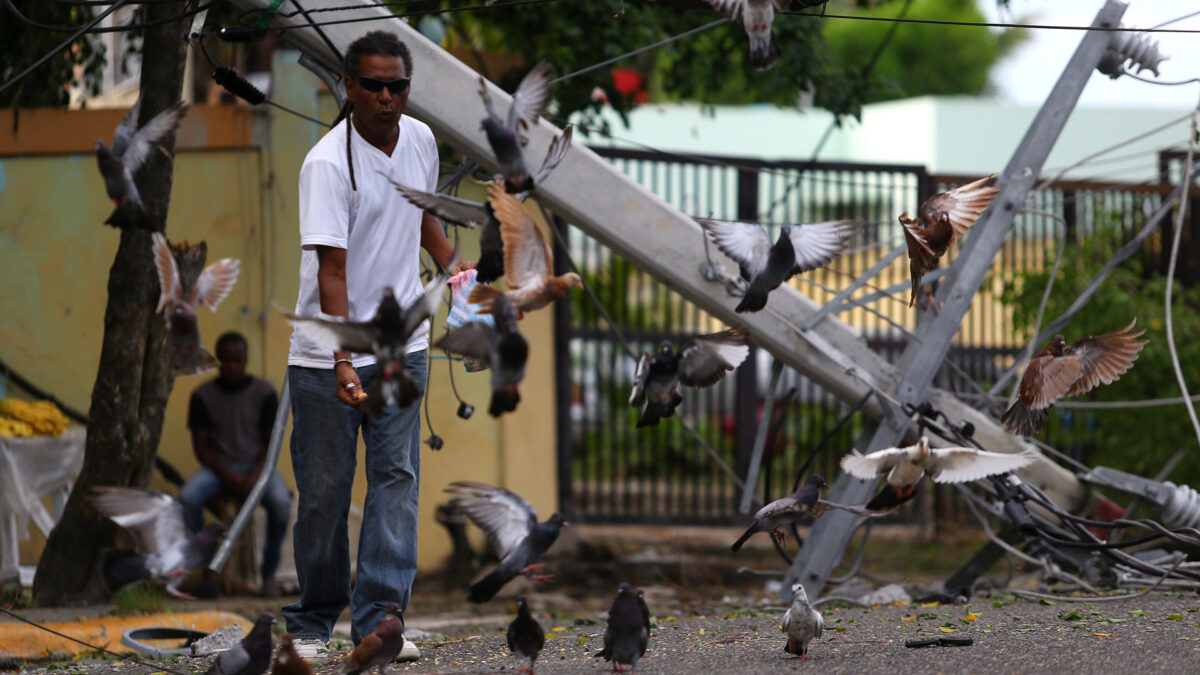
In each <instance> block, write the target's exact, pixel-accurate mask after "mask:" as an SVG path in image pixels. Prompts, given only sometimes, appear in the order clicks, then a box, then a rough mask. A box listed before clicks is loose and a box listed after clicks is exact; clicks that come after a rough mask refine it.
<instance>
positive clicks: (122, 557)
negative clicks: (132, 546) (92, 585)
mask: <svg viewBox="0 0 1200 675" xmlns="http://www.w3.org/2000/svg"><path fill="white" fill-rule="evenodd" d="M101 574H102V575H103V577H104V584H105V586H107V587H108V590H109V591H110V592H114V593H115V592H116V591H119V590H121V589H122V588H125V587H126V586H128V585H129V584H132V583H133V582H135V581H141V580H142V579H145V578H147V577H149V576H150V572H149V571H148V570H147V569H146V557H145V556H142V555H138V554H136V553H134V552H133V551H125V550H120V551H110V552H109V553H108V554H107V555H106V556H104V561H103V562H102V563H101Z"/></svg>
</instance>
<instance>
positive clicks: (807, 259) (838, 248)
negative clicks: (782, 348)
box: [696, 218, 862, 312]
mask: <svg viewBox="0 0 1200 675" xmlns="http://www.w3.org/2000/svg"><path fill="white" fill-rule="evenodd" d="M696 220H697V222H699V223H700V226H701V227H703V228H704V231H705V232H707V233H708V236H709V238H711V239H712V241H713V243H714V244H716V245H717V248H719V249H721V252H722V253H724V254H725V255H727V256H729V257H730V258H731V259H733V261H734V262H736V263H737V264H738V268H739V269H740V271H741V275H742V278H743V279H745V280H746V281H747V282H749V284H750V286H749V287H748V288H747V289H746V293H745V295H743V296H742V301H741V302H740V303H738V306H737V308H736V310H735V311H738V312H757V311H759V310H760V309H762V308H763V307H766V305H767V294H768V293H770V292H771V291H773V290H775V289H776V288H779V286H780V284H782V283H783V282H785V281H787V280H788V279H791V278H792V277H794V276H796V275H797V274H800V273H801V272H809V271H812V270H815V269H818V268H820V267H824V266H825V265H827V264H829V263H830V262H832V261H833V260H836V259H837V258H838V257H839V256H840V255H842V253H843V252H844V251H845V250H846V247H847V245H848V244H849V241H850V237H852V236H854V235H855V234H856V233H857V232H858V231H859V230H860V229H861V228H862V223H861V222H860V221H857V220H831V221H828V222H824V223H811V224H804V225H784V226H783V227H782V228H780V230H779V239H777V240H776V241H775V243H774V244H772V243H771V238H770V237H769V236H768V235H767V230H766V228H764V227H763V226H762V225H759V224H758V223H745V222H736V221H728V220H710V219H708V218H697V219H696Z"/></svg>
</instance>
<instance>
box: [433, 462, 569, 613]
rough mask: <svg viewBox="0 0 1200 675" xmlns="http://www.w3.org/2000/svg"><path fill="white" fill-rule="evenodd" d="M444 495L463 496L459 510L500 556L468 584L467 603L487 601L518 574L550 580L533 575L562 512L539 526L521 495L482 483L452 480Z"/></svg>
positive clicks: (562, 520) (560, 522)
mask: <svg viewBox="0 0 1200 675" xmlns="http://www.w3.org/2000/svg"><path fill="white" fill-rule="evenodd" d="M446 492H448V493H450V494H454V495H458V496H460V497H463V499H460V500H458V505H459V508H460V509H462V511H463V513H466V514H467V517H468V518H470V519H471V522H473V523H475V526H476V527H478V528H479V529H481V530H483V533H484V534H486V535H487V538H488V541H489V542H491V544H492V548H494V549H496V555H498V556H500V564H499V565H497V566H496V568H495V569H493V570H492V571H491V572H489V573H488V574H487V575H486V576H484V577H483V578H482V579H480V580H479V581H477V582H475V583H474V584H472V585H471V587H470V589H469V591H470V593H469V595H468V596H467V599H468V600H470V601H471V602H473V603H476V604H479V603H484V602H487V601H488V600H491V599H492V598H493V597H495V595H496V593H498V592H499V591H500V589H501V588H502V587H503V586H504V584H506V583H508V582H509V581H511V580H512V579H514V578H516V577H517V575H520V574H524V575H525V576H527V577H529V579H530V580H531V581H550V580H552V579H553V576H551V575H549V574H536V573H537V572H540V571H541V570H542V569H543V565H542V564H541V559H542V555H543V554H545V552H546V549H548V548H550V546H551V545H553V544H554V542H555V540H557V539H558V534H559V532H560V531H561V529H562V528H563V527H564V526H565V525H566V524H567V521H566V518H564V517H563V515H562V514H561V513H555V514H554V515H552V516H550V518H549V520H547V521H546V522H544V523H539V522H538V521H537V511H535V510H534V509H533V507H532V506H530V505H529V502H527V501H525V499H523V498H522V497H521V496H519V495H517V494H514V493H512V492H509V491H508V490H505V489H504V488H498V487H493V486H491V485H485V484H483V483H475V482H472V481H455V482H453V483H451V484H450V487H448V488H446Z"/></svg>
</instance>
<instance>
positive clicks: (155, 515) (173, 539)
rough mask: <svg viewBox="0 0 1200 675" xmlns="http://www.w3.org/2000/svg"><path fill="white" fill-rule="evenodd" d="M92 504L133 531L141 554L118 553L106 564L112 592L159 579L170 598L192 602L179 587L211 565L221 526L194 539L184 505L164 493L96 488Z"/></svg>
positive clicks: (213, 526)
mask: <svg viewBox="0 0 1200 675" xmlns="http://www.w3.org/2000/svg"><path fill="white" fill-rule="evenodd" d="M90 501H91V503H92V506H93V507H95V509H96V510H97V511H99V512H100V513H101V514H103V515H105V516H107V517H108V518H109V519H110V520H112V521H113V522H114V523H116V524H117V525H120V526H121V527H123V528H125V529H126V530H128V531H129V534H130V535H132V536H133V539H134V541H135V542H136V544H137V548H138V550H139V551H140V552H141V553H140V554H135V553H131V552H129V551H118V552H114V553H112V554H110V555H109V556H107V557H106V558H105V560H104V563H103V569H102V573H103V575H104V580H105V583H106V584H107V585H108V588H109V590H111V591H114V592H115V591H117V590H119V589H121V588H123V587H125V586H127V585H129V584H131V583H133V582H135V581H140V580H142V579H154V580H155V581H160V582H162V583H164V584H166V586H167V592H168V593H170V594H171V595H173V596H175V597H177V598H184V599H189V600H190V599H193V598H192V596H190V595H188V594H187V593H184V592H182V591H180V590H179V584H180V583H181V582H182V581H183V579H184V577H186V576H187V574H188V572H190V571H191V570H193V569H196V568H197V567H204V566H205V565H208V562H209V561H210V560H212V557H213V553H215V552H216V550H217V546H218V545H219V544H220V542H221V535H223V534H224V533H225V528H224V527H223V526H222V525H221V524H220V523H215V522H214V523H208V524H206V525H205V526H204V527H203V528H202V529H201V530H200V531H199V532H197V533H195V534H191V533H190V532H189V531H188V528H187V525H186V521H184V517H183V505H181V504H180V503H179V502H178V501H177V500H176V499H175V498H174V497H171V496H170V495H168V494H166V493H165V492H152V491H150V490H138V489H136V488H127V487H113V486H97V487H94V488H92V492H91V495H90Z"/></svg>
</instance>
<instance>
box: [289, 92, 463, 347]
mask: <svg viewBox="0 0 1200 675" xmlns="http://www.w3.org/2000/svg"><path fill="white" fill-rule="evenodd" d="M398 126H399V127H400V138H399V140H397V141H396V149H395V150H394V151H393V152H392V156H391V157H388V156H387V155H386V154H384V152H383V151H382V150H380V149H379V148H376V147H375V146H373V145H371V144H370V143H368V142H367V141H366V140H365V139H364V138H363V137H362V136H360V135H359V134H358V132H357V131H355V132H353V133H352V135H351V143H352V145H353V148H352V151H351V152H352V154H353V161H354V180H355V183H356V184H357V185H358V190H356V191H355V190H351V189H350V174H349V173H348V170H347V168H346V133H347V130H348V129H349V128H350V127H351V125H350V124H349V123H348V122H346V121H343V122H339V123H338V125H337V126H336V127H334V128H333V129H331V130H329V132H328V133H326V134H325V136H324V137H322V138H321V140H319V141H317V144H316V145H314V146H313V149H312V150H310V151H309V152H308V156H307V157H305V158H304V165H303V166H302V167H300V248H301V249H302V251H301V253H300V294H299V297H298V298H297V299H296V314H298V315H300V316H318V315H320V314H321V299H320V295H319V293H318V289H317V267H318V264H317V252H316V249H315V247H316V246H332V247H334V248H344V249H346V294H347V296H348V297H349V300H350V312H349V319H350V320H351V321H369V320H371V318H372V317H374V316H375V311H376V309H378V307H379V301H380V299H381V298H382V297H383V289H384V288H386V287H388V286H390V287H391V288H392V291H393V292H394V293H395V294H396V300H397V301H399V303H400V306H401V307H408V306H409V305H410V304H412V303H413V301H414V300H416V299H417V297H418V296H419V295H420V294H421V292H422V287H421V278H420V270H421V262H420V256H421V218H422V215H423V212H422V211H421V210H420V209H418V208H417V207H415V206H413V205H412V204H410V203H409V202H408V200H407V199H405V198H404V196H403V195H401V194H400V193H399V192H397V191H396V189H395V188H394V187H393V186H392V184H391V183H390V182H388V180H387V178H385V177H384V175H381V173H380V172H382V173H383V174H385V175H386V176H388V177H390V178H391V179H392V180H395V181H396V182H397V183H401V184H403V185H408V186H411V187H414V188H417V189H418V190H424V191H426V192H434V191H435V190H436V189H437V177H438V169H439V164H438V152H437V143H436V142H435V141H434V139H433V132H432V131H430V130H429V127H428V126H427V125H425V124H424V123H422V122H419V121H417V120H415V119H413V118H411V117H408V116H407V115H402V116H401V117H400V121H399V123H398ZM428 339H429V322H428V321H426V322H425V323H424V324H422V326H421V327H420V328H418V329H417V330H416V331H415V332H414V333H413V335H412V337H411V338H409V341H408V351H409V352H415V351H420V350H421V349H424V348H425V346H426V343H427V342H428ZM353 359H354V365H355V367H361V366H365V365H370V364H372V363H375V357H374V356H373V355H371V354H354V355H353ZM288 365H293V366H306V367H309V368H332V367H333V352H331V351H329V350H328V349H323V348H321V347H319V346H317V345H316V344H315V343H313V342H312V341H310V340H307V339H305V338H304V337H303V336H302V335H300V334H299V333H298V332H297V331H295V330H293V331H292V342H291V351H290V352H289V354H288Z"/></svg>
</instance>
